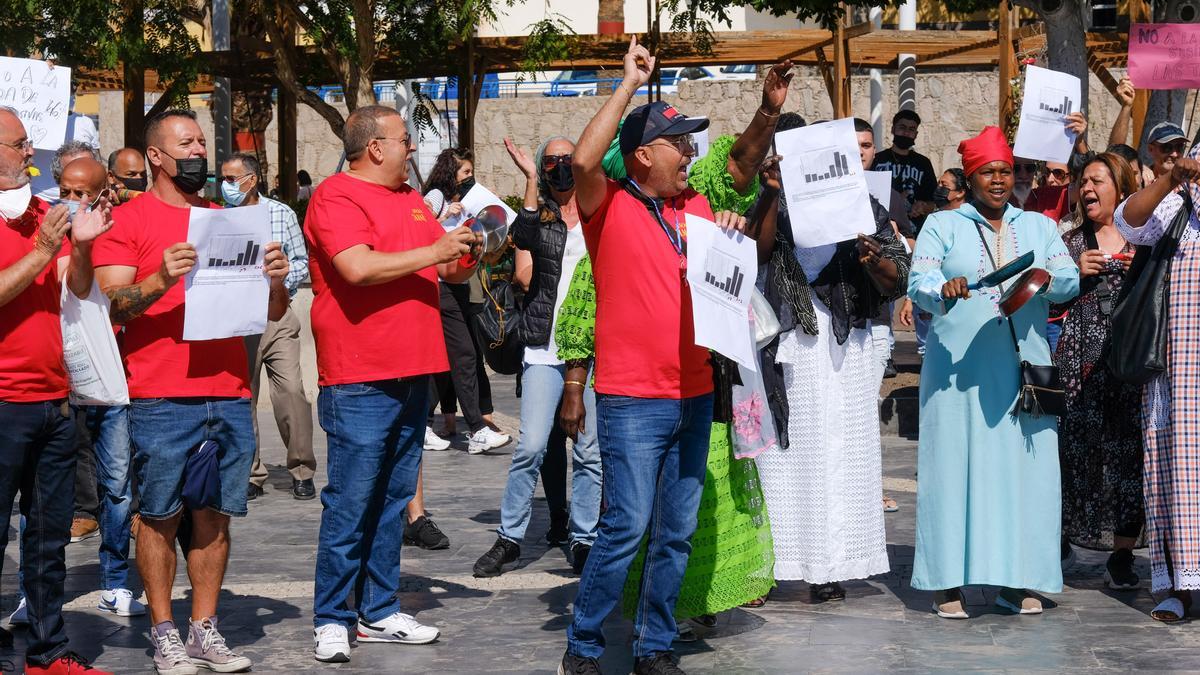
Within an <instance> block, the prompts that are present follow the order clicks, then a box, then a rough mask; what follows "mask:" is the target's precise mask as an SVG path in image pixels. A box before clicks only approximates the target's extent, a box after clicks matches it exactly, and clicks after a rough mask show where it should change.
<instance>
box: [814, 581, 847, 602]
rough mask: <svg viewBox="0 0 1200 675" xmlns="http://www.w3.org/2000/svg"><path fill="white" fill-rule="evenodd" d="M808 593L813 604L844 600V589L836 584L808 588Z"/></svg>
mask: <svg viewBox="0 0 1200 675" xmlns="http://www.w3.org/2000/svg"><path fill="white" fill-rule="evenodd" d="M808 593H809V596H810V598H811V599H812V602H813V604H818V603H822V602H830V601H834V600H845V599H846V589H844V588H842V585H841V584H839V583H836V582H835V583H832V584H819V585H816V586H810V587H809V589H808Z"/></svg>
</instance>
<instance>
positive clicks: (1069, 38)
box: [1013, 0, 1090, 114]
mask: <svg viewBox="0 0 1200 675" xmlns="http://www.w3.org/2000/svg"><path fill="white" fill-rule="evenodd" d="M1013 4H1014V5H1018V6H1021V7H1028V8H1029V9H1032V10H1033V11H1035V12H1037V13H1038V16H1039V17H1041V19H1042V21H1044V22H1045V23H1046V59H1047V60H1048V62H1049V67H1050V69H1051V70H1056V71H1058V72H1060V73H1068V74H1070V75H1074V76H1075V77H1078V78H1079V93H1080V95H1081V96H1082V97H1083V100H1082V101H1080V102H1079V107H1080V109H1081V110H1082V111H1083V112H1084V113H1085V114H1086V113H1087V109H1088V74H1089V72H1090V71H1088V66H1087V43H1086V42H1085V36H1084V30H1085V28H1084V21H1083V5H1082V3H1080V2H1079V1H1078V0H1013Z"/></svg>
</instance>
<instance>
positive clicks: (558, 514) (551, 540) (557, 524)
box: [546, 509, 571, 546]
mask: <svg viewBox="0 0 1200 675" xmlns="http://www.w3.org/2000/svg"><path fill="white" fill-rule="evenodd" d="M570 526H571V512H570V511H568V510H566V509H561V510H556V511H551V512H550V529H549V530H548V531H547V532H546V543H547V544H550V545H551V546H562V545H563V544H566V543H567V541H568V540H569V537H570V535H571V529H570Z"/></svg>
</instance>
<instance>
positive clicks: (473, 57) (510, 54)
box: [78, 1, 1148, 190]
mask: <svg viewBox="0 0 1200 675" xmlns="http://www.w3.org/2000/svg"><path fill="white" fill-rule="evenodd" d="M1144 4H1145V3H1144V2H1138V1H1134V2H1131V13H1134V14H1137V13H1138V12H1143V13H1145V14H1144V16H1143V15H1142V14H1137V15H1136V16H1132V17H1131V18H1132V19H1133V20H1135V21H1139V20H1148V19H1147V18H1144V17H1148V10H1146V8H1145V6H1144ZM999 5H1000V21H999V23H998V28H997V30H995V31H991V30H954V31H948V30H915V31H899V30H876V29H873V28H872V26H871V25H870V24H869V23H860V24H854V25H851V24H849V23H848V22H845V23H843V24H841V25H838V26H837V27H835V29H834V30H824V29H799V30H790V31H743V32H736V33H732V32H731V33H716V34H715V35H714V43H713V44H712V48H711V52H702V51H701V50H699V49H698V48H697V46H696V43H695V41H694V40H693V39H692V37H691V36H690V35H686V34H678V33H669V34H650V35H639V36H638V37H639V39H641V40H644V41H645V42H646V43H647V44H648V45H650V46H651V47H652V49H653V50H654V51H655V53H656V54H657V55H658V57H659V62H660V64H662V65H663V66H672V67H679V66H689V65H715V66H720V65H733V64H771V63H778V62H781V61H784V60H787V59H791V60H792V61H793V63H796V64H798V65H805V66H813V67H816V68H817V69H818V70H819V71H820V72H821V73H822V75H823V77H824V79H825V84H826V87H827V89H828V91H829V96H830V101H831V103H832V105H833V110H834V115H835V117H848V116H850V115H852V114H853V112H852V106H851V96H850V78H851V73H852V71H854V70H862V69H867V68H879V69H884V70H889V69H890V70H895V69H898V68H899V61H898V55H899V54H912V55H914V56H915V57H916V67H917V68H918V69H919V70H928V69H954V68H995V67H999V69H1000V77H999V101H1000V105H999V110H998V111H997V112H998V114H999V119H1000V120H1001V123H1002V124H1006V123H1007V120H1008V119H1009V118H1010V115H1011V112H1012V108H1013V100H1012V92H1011V87H1010V86H1009V82H1010V80H1011V79H1012V78H1013V77H1014V75H1015V74H1016V73H1017V72H1019V70H1018V64H1017V61H1016V58H1017V54H1021V53H1028V52H1031V51H1035V50H1038V49H1041V48H1044V46H1045V40H1046V38H1045V34H1044V32H1043V27H1042V25H1041V24H1029V25H1025V26H1020V25H1018V24H1017V18H1016V16H1015V14H1014V13H1013V12H1012V11H1011V10H1010V9H1009V8H1008V5H1007V3H1006V2H1000V3H999ZM629 39H630V35H629V34H621V35H584V36H575V37H573V38H572V39H571V40H572V42H571V58H570V59H563V60H557V61H554V62H551V63H549V64H546V65H545V66H544V68H545V69H546V70H573V69H589V70H591V69H605V68H608V69H619V68H620V67H621V63H622V57H623V55H624V53H625V51H626V49H627V46H628V44H629ZM1086 41H1087V51H1088V64H1089V67H1090V68H1091V70H1092V72H1093V73H1095V74H1096V76H1097V77H1098V78H1099V79H1100V81H1101V82H1102V83H1104V85H1105V86H1106V87H1107V88H1108V89H1109V91H1110V92H1112V93H1113V94H1114V95H1115V90H1116V86H1117V82H1116V79H1115V78H1113V76H1112V75H1111V74H1110V73H1109V72H1108V68H1110V67H1114V66H1122V65H1125V62H1126V52H1127V42H1128V36H1127V35H1125V34H1121V33H1088V34H1087V36H1086ZM525 42H526V40H525V38H524V37H492V38H474V39H473V40H471V41H469V42H468V43H467V44H465V45H462V46H460V47H459V50H460V51H461V52H462V54H461V59H460V58H452V59H446V60H443V61H441V62H439V63H429V64H416V65H414V66H412V67H410V68H408V69H407V70H405V69H401V68H399V67H398V66H397V65H396V61H395V60H394V59H389V58H388V57H387V55H386V54H382V55H380V58H379V60H378V61H377V65H376V68H375V70H374V71H373V77H374V79H376V80H389V79H395V80H402V79H415V78H425V77H435V76H457V77H459V78H461V79H460V81H465V82H474V83H475V86H474V87H460V88H459V119H460V124H464V125H466V135H465V137H463V138H465V140H466V144H467V145H470V144H471V141H472V139H473V134H472V129H471V127H472V126H473V120H474V111H475V110H476V109H477V105H478V100H479V96H480V90H481V88H482V83H483V77H482V75H484V74H486V73H494V72H514V71H519V70H521V69H522V68H521V63H522V60H523V59H524V48H525ZM301 53H302V59H303V64H302V66H303V67H302V70H303V71H304V72H308V73H311V74H312V76H313V78H314V79H315V80H318V81H320V80H322V79H324V80H327V81H330V82H333V81H336V78H334V77H333V76H332V74H331V73H329V72H328V68H327V66H326V64H325V62H324V61H323V59H321V58H320V56H319V55H318V54H317V52H316V49H315V48H313V47H309V48H307V49H305V50H301ZM451 63H463V64H465V67H460V68H459V69H457V70H454V69H452V67H450V66H448V65H447V64H451ZM200 69H201V71H202V72H203V73H204V76H203V77H202V79H201V81H200V82H198V83H197V85H196V86H195V87H193V92H194V93H203V92H209V91H212V78H213V77H228V78H230V80H232V81H234V82H235V83H242V84H246V85H251V86H255V87H264V86H268V87H271V86H274V87H279V82H278V80H277V79H276V71H275V63H274V59H273V56H272V55H271V53H270V52H269V51H266V50H262V51H258V52H256V53H246V52H244V51H243V52H234V51H214V52H206V53H204V54H202V55H201V68H200ZM126 75H127V74H126V73H123V72H122V71H120V70H116V71H94V70H88V69H80V72H79V76H78V81H79V82H80V83H81V84H82V85H83V87H84V89H85V90H122V89H124V90H126V91H127V92H128V89H129V87H128V86H126V83H127V82H128V81H129V78H127V77H126ZM144 79H145V82H144V85H145V89H144V90H145V91H164V90H165V89H166V86H167V84H168V83H165V82H160V81H159V79H158V76H157V74H156V73H154V72H153V71H152V70H147V71H146V73H145V78H144ZM472 89H473V91H471V90H472ZM279 92H280V97H279V103H280V106H279V128H280V141H281V142H280V147H279V153H280V154H279V166H280V169H281V172H283V171H285V170H289V167H290V170H289V173H285V174H284V175H285V176H289V175H291V174H294V172H295V157H296V152H295V142H296V133H295V129H296V102H295V100H294V98H293V97H292V96H290V95H288V94H287V93H286V90H285V89H284V88H283V87H279ZM126 98H127V103H126V111H125V112H126V118H127V120H126V128H127V129H128V128H130V126H129V124H130V120H129V116H130V115H131V114H132V113H133V112H134V111H133V110H131V109H130V108H131V105H130V103H129V100H130V97H129V96H128V95H127V97H126ZM1147 101H1148V92H1139V103H1138V104H1136V105H1135V110H1134V117H1135V119H1134V133H1135V136H1134V137H1135V138H1137V137H1139V135H1140V132H1141V126H1142V122H1143V120H1144V116H1145V110H1146V102H1147ZM136 113H137V114H141V109H140V106H139V107H138V109H137V110H136ZM287 183H288V181H286V180H285V181H281V186H282V187H284V189H285V190H287V189H288V188H290V187H293V186H289V185H287ZM293 189H294V188H293Z"/></svg>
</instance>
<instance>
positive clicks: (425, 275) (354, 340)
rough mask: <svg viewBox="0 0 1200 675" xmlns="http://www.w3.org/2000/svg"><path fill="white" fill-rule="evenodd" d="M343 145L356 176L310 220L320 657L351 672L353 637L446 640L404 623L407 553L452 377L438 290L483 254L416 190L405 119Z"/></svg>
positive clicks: (319, 199) (381, 111)
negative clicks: (324, 444) (431, 402)
mask: <svg viewBox="0 0 1200 675" xmlns="http://www.w3.org/2000/svg"><path fill="white" fill-rule="evenodd" d="M342 143H343V145H344V148H345V152H346V159H347V160H349V163H350V169H349V171H347V172H345V173H340V174H336V175H334V176H330V177H329V178H327V179H325V181H324V182H322V183H321V185H320V186H318V187H317V190H316V192H315V193H313V197H312V200H311V201H310V202H309V204H308V215H307V216H306V217H305V220H304V235H305V238H306V239H307V240H308V247H309V256H310V257H309V261H310V267H309V270H310V272H311V274H312V284H313V305H312V331H313V337H314V338H315V340H316V346H317V373H318V384H320V394H319V395H318V398H317V416H318V419H319V421H320V423H321V428H322V429H324V430H325V434H326V437H327V438H328V441H329V442H328V448H329V450H328V457H327V460H326V464H327V465H328V466H329V484H328V485H326V486H325V488H324V489H323V490H322V492H321V504H322V505H323V506H324V509H323V510H322V511H321V533H320V538H319V540H318V543H317V571H316V577H317V578H316V587H315V591H314V598H313V625H314V628H315V630H314V636H315V643H316V645H315V648H314V650H313V656H314V657H315V658H316V659H317V660H318V661H325V662H335V663H337V662H346V661H349V660H350V642H349V633H348V631H349V630H350V629H354V630H356V631H357V634H358V642H359V643H363V642H394V643H406V644H424V643H427V642H432V641H434V640H436V639H437V637H438V635H439V631H438V629H437V628H434V627H432V626H423V625H421V624H420V623H418V622H417V621H416V620H415V619H414V618H413V617H411V616H409V615H408V614H404V613H402V612H401V611H400V600H399V598H398V597H397V592H398V591H399V589H400V543H401V537H402V536H403V531H404V523H405V518H404V507H405V506H406V505H407V504H408V502H409V500H410V499H412V496H413V493H414V491H415V490H416V485H417V474H418V471H419V470H420V466H421V450H422V444H423V442H424V435H425V416H426V413H427V412H428V407H427V400H428V396H429V377H430V375H431V374H433V373H440V372H444V371H446V370H447V368H448V364H447V361H446V345H445V341H444V339H443V336H442V321H441V313H440V309H439V308H438V286H437V283H438V278H439V277H441V278H442V279H445V280H447V281H462V280H465V279H466V278H467V277H469V276H470V275H471V273H472V271H473V264H467V263H466V262H460V261H462V260H463V259H464V256H465V255H467V253H468V252H469V251H470V250H471V246H472V245H473V244H474V242H475V241H476V237H475V235H474V234H472V232H471V230H470V229H469V228H467V227H458V228H456V229H454V230H452V231H450V232H445V231H443V229H442V226H441V225H439V224H438V222H437V219H436V218H435V217H434V215H433V214H432V213H430V212H429V209H428V207H426V206H425V202H424V201H423V200H422V199H421V195H420V194H419V193H418V192H417V191H415V190H413V189H412V188H411V187H409V186H408V185H406V184H405V182H406V181H407V180H408V159H409V156H410V155H411V154H412V152H413V150H414V148H415V143H413V139H412V137H411V136H410V135H409V133H408V129H407V127H406V125H405V122H404V118H403V117H401V116H400V114H399V113H398V112H396V110H395V109H394V108H386V107H383V106H365V107H361V108H358V109H357V110H355V111H354V112H353V113H352V114H351V115H350V117H348V118H347V119H346V126H345V130H344V132H343V135H342ZM355 589H357V590H355ZM352 591H354V594H355V596H356V598H357V603H356V604H357V606H356V607H354V608H351V607H350V594H351V592H352Z"/></svg>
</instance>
